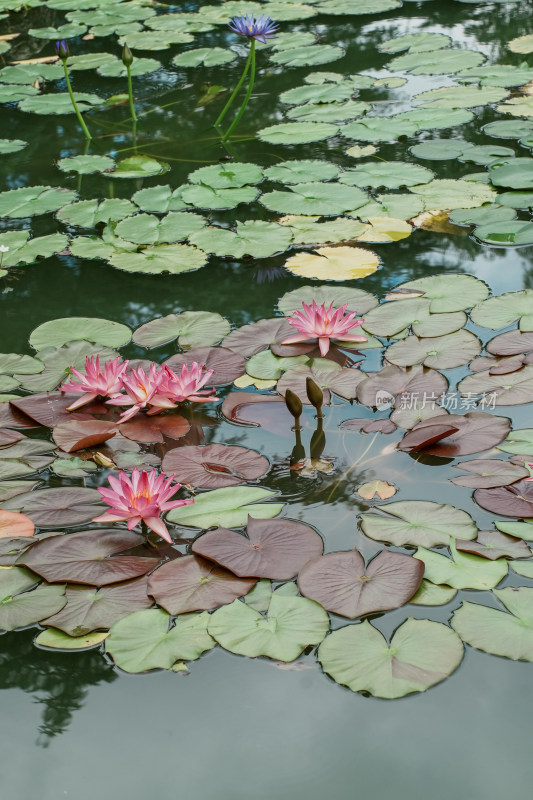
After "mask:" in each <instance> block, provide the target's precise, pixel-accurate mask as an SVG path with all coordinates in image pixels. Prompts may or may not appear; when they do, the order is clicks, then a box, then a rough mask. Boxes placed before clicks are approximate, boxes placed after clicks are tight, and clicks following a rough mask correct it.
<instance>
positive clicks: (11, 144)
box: [0, 139, 28, 154]
mask: <svg viewBox="0 0 533 800" xmlns="http://www.w3.org/2000/svg"><path fill="white" fill-rule="evenodd" d="M27 146H28V142H25V141H24V140H23V139H0V154H4V153H17V152H18V151H19V150H23V149H24V148H25V147H27Z"/></svg>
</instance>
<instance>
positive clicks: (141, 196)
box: [131, 185, 187, 214]
mask: <svg viewBox="0 0 533 800" xmlns="http://www.w3.org/2000/svg"><path fill="white" fill-rule="evenodd" d="M182 188H183V187H182V186H179V187H178V188H177V189H175V190H174V191H172V189H171V188H170V186H168V185H166V186H163V185H161V186H151V187H150V188H148V189H139V191H138V192H135V194H134V195H133V197H132V198H131V199H132V200H133V202H134V203H136V204H137V205H138V206H139V208H140V209H141V211H156V212H158V213H161V214H166V213H167V212H168V211H181V210H182V209H184V208H187V203H185V202H184V201H183V200H182V199H181V190H182Z"/></svg>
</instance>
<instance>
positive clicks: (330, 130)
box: [257, 122, 339, 144]
mask: <svg viewBox="0 0 533 800" xmlns="http://www.w3.org/2000/svg"><path fill="white" fill-rule="evenodd" d="M338 130H339V127H338V125H331V124H330V123H328V122H280V123H278V124H277V125H269V126H268V127H267V128H261V130H259V131H257V137H258V139H260V140H261V141H262V142H269V143H270V144H307V143H308V142H321V141H323V140H324V139H330V138H331V137H332V136H335V134H336V133H337V132H338Z"/></svg>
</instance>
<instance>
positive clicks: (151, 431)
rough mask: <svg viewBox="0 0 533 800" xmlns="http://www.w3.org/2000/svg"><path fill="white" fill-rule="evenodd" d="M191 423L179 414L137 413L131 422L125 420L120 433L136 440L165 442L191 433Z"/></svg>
mask: <svg viewBox="0 0 533 800" xmlns="http://www.w3.org/2000/svg"><path fill="white" fill-rule="evenodd" d="M190 429H191V425H190V423H189V422H188V421H187V420H186V419H185V417H181V416H180V415H179V414H163V415H159V414H158V415H154V416H152V417H148V416H146V414H137V415H136V416H135V417H134V419H131V420H130V421H129V422H123V423H122V425H121V426H120V427H119V431H120V433H121V434H122V435H123V436H125V437H126V438H127V439H131V440H132V441H134V442H146V443H147V444H148V443H152V442H164V441H165V437H167V438H168V439H181V438H182V436H185V435H186V434H187V433H189V431H190Z"/></svg>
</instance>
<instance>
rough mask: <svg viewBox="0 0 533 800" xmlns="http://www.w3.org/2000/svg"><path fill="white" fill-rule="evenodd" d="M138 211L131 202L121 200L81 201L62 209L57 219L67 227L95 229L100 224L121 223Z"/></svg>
mask: <svg viewBox="0 0 533 800" xmlns="http://www.w3.org/2000/svg"><path fill="white" fill-rule="evenodd" d="M136 211H137V206H135V205H134V204H133V203H132V202H130V200H121V199H120V198H116V199H109V200H79V201H78V202H77V203H70V204H69V205H67V206H63V208H60V209H59V211H58V212H57V214H56V217H57V219H59V220H61V222H65V223H66V224H67V225H74V226H76V227H79V228H94V227H96V225H98V224H99V223H100V222H109V220H113V221H114V222H119V221H120V220H121V219H124V217H129V216H130V215H131V214H134V213H135V212H136Z"/></svg>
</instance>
